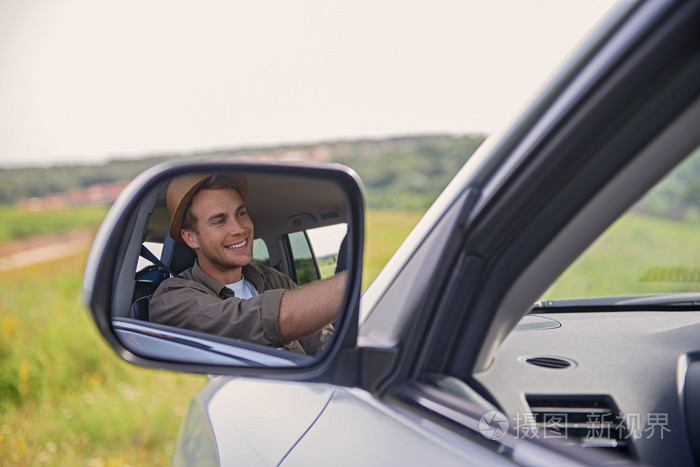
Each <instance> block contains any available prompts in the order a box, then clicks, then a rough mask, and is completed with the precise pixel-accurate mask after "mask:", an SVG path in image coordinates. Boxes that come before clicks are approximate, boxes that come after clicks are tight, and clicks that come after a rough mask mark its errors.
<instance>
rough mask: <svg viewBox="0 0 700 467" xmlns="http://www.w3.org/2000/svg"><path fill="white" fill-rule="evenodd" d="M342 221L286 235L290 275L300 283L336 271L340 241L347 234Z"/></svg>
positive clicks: (332, 273) (321, 277)
mask: <svg viewBox="0 0 700 467" xmlns="http://www.w3.org/2000/svg"><path fill="white" fill-rule="evenodd" d="M347 229H348V226H347V224H345V223H342V224H336V225H330V226H325V227H318V228H315V229H309V230H306V231H302V232H294V233H291V234H289V235H288V236H287V238H288V240H289V247H290V254H291V256H292V260H293V262H294V271H293V274H292V275H293V276H294V277H292V279H294V280H295V282H296V283H297V284H299V285H302V284H306V283H308V282H312V281H315V280H318V279H325V278H326V277H331V276H332V275H334V274H335V269H336V265H337V264H338V252H339V250H340V244H341V243H342V241H343V239H344V238H345V235H346V234H347Z"/></svg>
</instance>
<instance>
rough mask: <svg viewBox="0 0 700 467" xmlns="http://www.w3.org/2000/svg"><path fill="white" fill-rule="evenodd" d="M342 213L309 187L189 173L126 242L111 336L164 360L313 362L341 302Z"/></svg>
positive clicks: (338, 198)
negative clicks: (113, 335)
mask: <svg viewBox="0 0 700 467" xmlns="http://www.w3.org/2000/svg"><path fill="white" fill-rule="evenodd" d="M347 206H348V200H347V199H346V195H345V193H344V191H343V190H342V188H341V187H339V186H338V185H337V184H336V183H334V182H331V181H328V180H322V179H316V178H311V177H300V176H290V175H279V174H274V175H270V174H266V173H246V174H242V173H233V172H221V173H216V174H211V173H189V174H186V175H181V176H178V177H175V178H171V179H168V180H166V181H164V182H163V183H160V184H159V185H158V186H157V187H156V188H154V189H152V190H151V191H150V192H148V193H147V194H146V196H144V197H142V198H141V201H140V203H139V204H138V205H137V206H136V207H135V209H134V211H133V213H131V214H132V215H131V216H130V223H131V225H130V226H129V227H130V228H128V229H127V232H130V236H127V238H123V239H122V245H121V249H120V251H121V254H120V257H121V258H122V261H121V264H120V265H118V267H117V268H116V271H115V284H114V288H113V290H114V294H113V301H112V324H113V327H114V330H115V333H116V334H117V336H118V338H119V339H120V341H121V342H122V344H123V345H124V346H125V347H126V348H127V349H129V350H130V351H132V352H133V353H135V354H137V355H141V356H144V357H149V358H157V359H160V360H171V361H180V362H190V363H211V364H223V365H246V366H250V365H253V366H290V365H297V364H300V363H302V364H303V363H305V362H309V361H312V358H313V357H315V356H318V355H321V354H322V352H323V351H324V350H325V349H326V348H327V346H328V344H329V342H330V340H331V338H332V337H333V332H334V328H333V322H334V321H335V319H336V318H337V316H338V313H339V311H340V310H341V308H342V305H343V300H344V297H345V294H346V282H347V278H346V275H347V272H346V271H345V268H346V264H348V262H349V257H350V254H351V253H350V252H349V251H348V250H349V245H350V244H351V242H348V238H347V237H348V227H349V226H348V222H349V221H350V219H348V207H347Z"/></svg>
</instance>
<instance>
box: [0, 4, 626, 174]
mask: <svg viewBox="0 0 700 467" xmlns="http://www.w3.org/2000/svg"><path fill="white" fill-rule="evenodd" d="M612 3H613V2H612V0H520V1H516V0H493V1H483V0H454V1H449V0H426V1H422V2H417V1H410V0H391V1H381V0H367V1H365V0H346V1H343V2H339V1H332V0H318V1H291V0H289V1H287V0H283V1H274V2H273V1H245V2H234V1H196V2H194V1H191V2H183V1H172V0H170V1H160V0H159V1H146V0H133V1H132V0H120V1H113V2H109V3H107V2H102V1H96V0H65V1H58V0H0V166H10V165H13V166H17V165H36V164H54V163H60V162H78V161H93V162H97V161H101V160H105V159H106V158H109V157H116V156H137V155H145V154H153V153H159V152H167V151H181V152H190V151H194V150H197V149H211V148H222V147H236V146H241V145H248V144H277V143H289V142H312V141H319V140H323V139H335V138H350V137H361V136H370V137H373V136H375V137H379V136H389V135H402V134H408V133H433V132H454V133H465V132H471V131H483V132H487V133H488V132H492V131H494V130H496V129H498V128H500V126H502V125H503V124H504V123H505V122H506V121H507V120H509V119H510V118H511V117H512V116H513V114H514V113H515V112H516V111H517V110H518V109H520V108H521V107H522V106H523V105H524V104H525V103H526V101H527V99H528V98H529V97H530V96H531V94H532V92H533V91H534V90H535V89H536V88H537V87H538V86H540V85H541V84H542V81H543V80H544V79H545V78H546V76H547V75H548V74H550V73H551V72H552V71H553V70H554V69H555V67H556V66H557V65H558V64H559V62H560V61H561V60H562V58H563V57H564V56H565V55H566V54H567V53H568V52H569V51H570V49H571V47H572V46H573V45H574V44H575V43H576V42H578V41H579V40H580V39H581V37H582V36H583V35H584V34H585V33H586V32H587V31H588V30H589V29H590V28H591V26H592V25H593V24H594V23H595V22H596V21H597V20H598V19H599V18H600V17H601V15H602V14H603V13H604V12H605V11H606V10H608V9H609V7H610V5H611V4H612Z"/></svg>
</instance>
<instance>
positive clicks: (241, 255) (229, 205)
mask: <svg viewBox="0 0 700 467" xmlns="http://www.w3.org/2000/svg"><path fill="white" fill-rule="evenodd" d="M247 192H248V183H247V180H246V178H245V177H240V176H230V177H221V176H217V175H200V174H195V175H185V176H182V177H178V178H176V179H175V180H173V181H172V182H171V183H170V185H169V186H168V191H167V195H166V202H167V205H168V211H169V212H170V214H171V216H172V218H171V221H170V236H171V237H172V238H173V239H174V240H176V241H178V242H184V243H186V244H187V245H188V246H189V247H190V248H192V250H194V252H195V254H196V256H197V259H196V261H195V264H194V265H193V266H192V267H191V268H189V269H187V270H185V271H184V272H182V273H181V274H180V275H178V276H176V277H171V278H169V279H167V280H165V281H163V283H161V285H160V286H159V287H158V289H157V290H156V292H155V293H154V294H153V298H152V299H151V303H150V316H151V321H153V322H157V323H161V324H168V325H171V326H178V327H181V328H185V329H192V330H196V331H202V332H207V333H211V334H218V335H222V336H227V337H232V338H236V339H242V340H246V341H249V342H255V343H258V344H263V345H269V346H273V347H284V348H287V349H289V350H293V351H295V352H300V353H305V354H311V355H313V354H315V353H317V352H318V351H319V350H321V348H322V346H323V344H325V342H326V341H327V340H328V338H329V337H330V336H331V334H332V332H333V327H332V326H331V324H330V323H332V322H333V321H334V320H335V318H336V316H337V314H338V311H339V309H340V305H341V302H342V298H343V292H344V290H345V280H346V275H345V273H339V274H337V275H335V276H334V277H331V278H329V279H325V280H321V281H317V282H314V283H311V284H308V285H305V286H304V287H300V288H297V285H296V284H295V283H294V282H293V281H292V280H291V279H290V278H289V277H287V276H286V275H284V274H282V273H281V272H279V271H277V270H275V269H273V268H269V267H266V266H262V265H254V264H251V261H252V260H253V239H254V225H253V221H252V220H251V219H250V217H249V216H248V211H247V209H246V205H245V199H246V195H247Z"/></svg>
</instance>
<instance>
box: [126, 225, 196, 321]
mask: <svg viewBox="0 0 700 467" xmlns="http://www.w3.org/2000/svg"><path fill="white" fill-rule="evenodd" d="M141 256H143V257H144V258H146V259H148V260H149V261H151V262H152V263H154V267H155V269H156V270H157V271H158V274H157V275H156V279H155V280H153V281H151V284H152V285H151V289H152V290H150V291H149V292H150V293H147V294H143V293H142V294H139V296H135V297H134V301H133V303H132V304H131V308H130V309H129V318H133V319H138V320H141V321H150V314H149V312H148V306H149V304H150V302H151V297H152V296H153V292H155V289H156V288H157V287H158V285H159V284H160V283H161V282H162V281H163V280H165V279H166V278H168V277H172V276H177V275H179V274H180V273H181V272H182V271H184V270H185V269H188V268H190V267H192V266H193V265H194V261H195V259H196V257H197V256H196V254H195V252H194V251H193V250H192V249H191V248H190V247H189V246H187V244H185V243H180V242H176V241H175V240H173V239H172V238H171V237H170V231H169V230H168V232H166V234H165V238H164V240H163V251H162V253H161V257H160V260H159V259H158V258H156V257H155V256H154V255H153V254H152V253H151V252H150V251H148V249H147V248H146V247H142V248H141Z"/></svg>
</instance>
